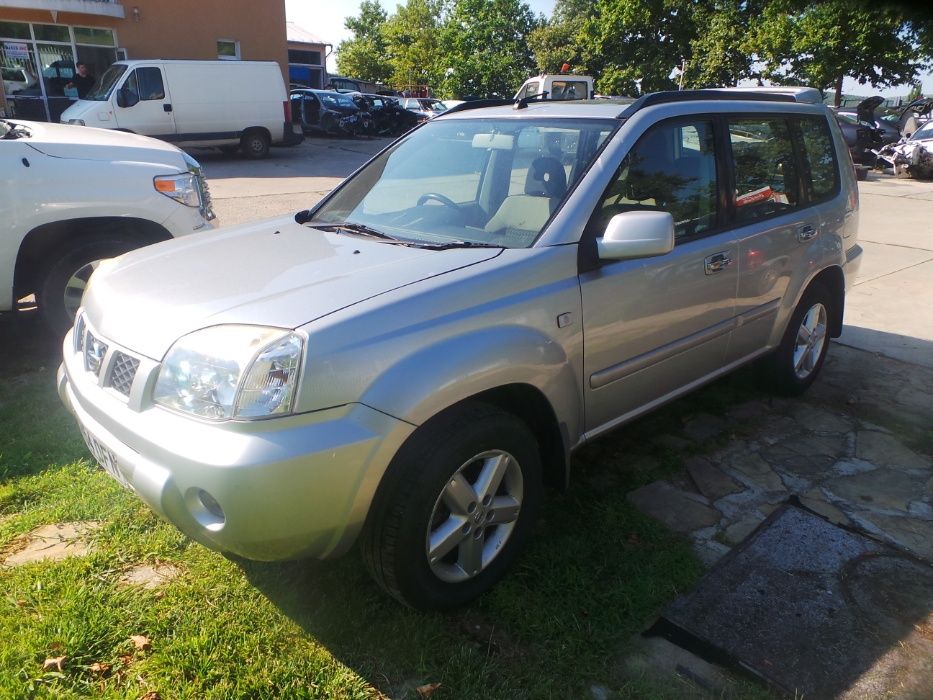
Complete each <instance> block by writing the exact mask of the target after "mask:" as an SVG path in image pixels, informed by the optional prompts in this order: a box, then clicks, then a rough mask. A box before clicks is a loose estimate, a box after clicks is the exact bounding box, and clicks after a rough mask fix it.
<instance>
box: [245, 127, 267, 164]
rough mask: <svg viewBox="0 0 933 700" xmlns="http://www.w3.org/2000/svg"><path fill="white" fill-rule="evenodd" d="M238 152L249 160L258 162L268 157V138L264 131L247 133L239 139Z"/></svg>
mask: <svg viewBox="0 0 933 700" xmlns="http://www.w3.org/2000/svg"><path fill="white" fill-rule="evenodd" d="M240 150H241V151H243V155H244V156H246V157H247V158H249V159H250V160H260V159H262V158H265V157H266V156H268V155H269V136H268V134H266V132H264V131H259V130H253V131H247V132H246V133H245V134H243V136H242V137H241V138H240Z"/></svg>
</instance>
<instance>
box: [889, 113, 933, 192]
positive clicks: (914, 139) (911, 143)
mask: <svg viewBox="0 0 933 700" xmlns="http://www.w3.org/2000/svg"><path fill="white" fill-rule="evenodd" d="M878 157H879V159H880V160H881V161H882V162H884V163H886V164H888V165H890V166H891V167H892V168H893V169H894V174H895V175H900V176H903V175H905V174H906V175H908V176H910V177H913V178H917V179H923V180H929V179H933V120H928V121H926V122H924V123H923V124H921V125H920V127H919V128H918V129H917V130H916V131H915V132H913V133H912V134H911V135H910V136H908V137H907V138H904V139H901V140H900V141H898V142H897V143H892V144H888V145H887V146H885V147H884V148H882V149H881V150H880V151H879V152H878Z"/></svg>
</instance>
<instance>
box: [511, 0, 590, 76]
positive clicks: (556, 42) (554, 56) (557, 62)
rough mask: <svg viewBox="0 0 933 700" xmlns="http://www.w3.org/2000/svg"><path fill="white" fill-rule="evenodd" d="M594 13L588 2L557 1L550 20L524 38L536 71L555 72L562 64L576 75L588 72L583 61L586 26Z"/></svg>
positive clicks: (586, 40) (584, 57)
mask: <svg viewBox="0 0 933 700" xmlns="http://www.w3.org/2000/svg"><path fill="white" fill-rule="evenodd" d="M595 11H596V3H594V2H592V1H591V0H557V3H556V4H555V5H554V15H553V17H552V18H551V20H550V21H549V22H542V23H541V24H539V26H538V27H537V28H535V29H534V30H533V31H532V32H531V33H530V34H529V35H528V45H529V47H530V48H531V50H532V52H533V53H534V57H535V63H536V64H537V68H538V71H539V72H542V73H556V72H558V71H559V70H560V69H561V66H563V64H564V63H568V64H570V66H571V68H572V69H573V70H574V71H575V72H577V73H589V72H591V71H590V70H589V68H588V66H587V61H586V55H587V52H588V51H589V48H588V39H587V35H586V23H587V20H589V19H590V18H591V17H593V16H594V14H595Z"/></svg>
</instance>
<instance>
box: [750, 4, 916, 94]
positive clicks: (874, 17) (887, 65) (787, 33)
mask: <svg viewBox="0 0 933 700" xmlns="http://www.w3.org/2000/svg"><path fill="white" fill-rule="evenodd" d="M921 39H922V37H921V36H920V34H918V30H917V27H916V26H915V24H913V23H911V22H910V21H908V20H907V18H906V16H905V15H904V14H903V12H902V11H901V10H900V9H899V8H898V7H896V6H894V5H884V4H878V3H875V4H868V3H866V2H856V1H855V0H826V1H825V2H821V3H818V4H809V3H807V2H806V0H772V1H771V2H769V3H768V4H767V5H766V6H765V8H764V11H763V12H762V15H761V19H760V21H758V22H756V23H755V26H754V28H753V30H752V32H751V35H750V37H749V39H748V41H747V43H746V46H747V48H749V49H751V50H752V51H753V52H754V53H755V54H757V56H758V58H759V60H761V61H762V62H763V63H764V71H763V76H764V77H767V78H768V79H769V80H771V81H773V82H777V83H784V84H806V85H811V86H813V87H816V88H819V89H820V90H823V91H827V90H830V89H832V90H834V91H835V103H836V106H839V104H841V101H842V82H843V80H844V79H845V78H846V77H850V78H854V79H855V80H857V81H858V82H859V84H861V85H866V84H868V85H871V86H872V87H875V88H885V87H890V86H894V85H902V84H904V83H910V82H913V81H914V80H916V78H917V77H918V75H919V74H920V72H921V71H922V70H923V68H924V67H925V66H926V64H925V63H924V58H928V57H929V55H930V49H928V48H924V47H923V46H921V45H920V42H921Z"/></svg>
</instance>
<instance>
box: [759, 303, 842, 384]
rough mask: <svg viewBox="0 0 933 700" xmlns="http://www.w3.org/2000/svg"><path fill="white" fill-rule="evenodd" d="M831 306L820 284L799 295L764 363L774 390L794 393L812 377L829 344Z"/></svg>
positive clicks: (820, 364) (820, 365)
mask: <svg viewBox="0 0 933 700" xmlns="http://www.w3.org/2000/svg"><path fill="white" fill-rule="evenodd" d="M832 308H833V301H832V296H831V295H830V293H829V291H828V290H827V289H826V288H825V287H824V286H822V285H820V284H817V285H814V286H812V287H811V288H810V289H808V290H807V292H806V293H805V294H804V295H803V298H802V299H801V300H800V303H799V304H798V305H797V308H796V309H795V310H794V314H793V316H791V320H790V323H789V324H788V325H787V330H786V331H785V333H784V338H783V340H782V341H781V345H780V346H779V347H778V349H777V350H776V351H775V352H774V354H773V355H771V357H769V358H768V362H767V365H766V369H767V372H768V380H769V383H770V385H771V388H772V389H773V390H774V391H775V392H776V393H779V394H783V395H785V396H796V395H798V394H802V393H803V392H804V391H806V390H807V388H808V387H809V386H810V385H811V384H812V383H813V382H814V381H815V380H816V377H817V375H819V373H820V370H821V369H822V367H823V361H824V360H825V359H826V351H827V349H828V348H829V319H830V318H832Z"/></svg>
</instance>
